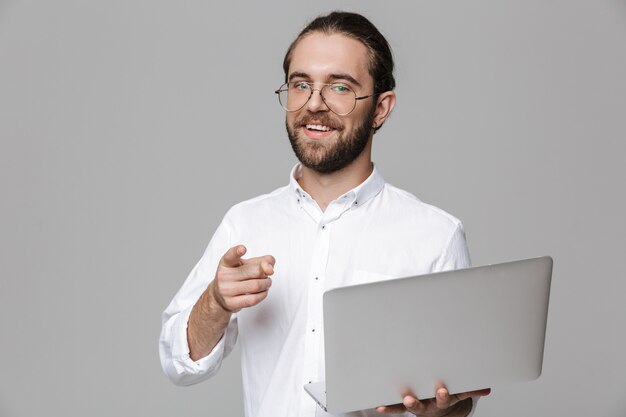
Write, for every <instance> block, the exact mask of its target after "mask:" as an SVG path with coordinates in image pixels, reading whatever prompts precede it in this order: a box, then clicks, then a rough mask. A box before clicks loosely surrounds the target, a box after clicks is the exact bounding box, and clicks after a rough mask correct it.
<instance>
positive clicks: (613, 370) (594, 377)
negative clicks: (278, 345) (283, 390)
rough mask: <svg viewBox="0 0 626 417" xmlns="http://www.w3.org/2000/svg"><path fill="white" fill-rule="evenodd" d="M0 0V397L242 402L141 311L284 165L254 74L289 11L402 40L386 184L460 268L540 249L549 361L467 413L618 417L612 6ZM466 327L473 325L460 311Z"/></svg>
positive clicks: (380, 143) (61, 405) (235, 368)
mask: <svg viewBox="0 0 626 417" xmlns="http://www.w3.org/2000/svg"><path fill="white" fill-rule="evenodd" d="M209 3H210V2H206V1H205V2H199V1H195V2H193V1H192V2H171V1H148V0H145V1H135V0H133V1H128V0H126V1H122V0H109V1H100V2H96V1H80V0H75V1H71V0H56V1H19V2H18V1H10V0H4V1H2V0H0V146H1V148H0V192H1V194H0V195H1V197H0V210H1V215H0V273H1V276H0V337H1V347H0V349H1V355H0V375H1V377H0V415H1V416H11V417H13V416H38V415H42V416H43V415H49V416H60V415H63V416H111V415H120V416H131V415H133V416H134V415H153V416H169V415H177V416H239V415H242V413H243V408H242V404H241V383H240V376H239V365H238V360H237V352H235V355H234V356H233V357H231V358H229V360H228V361H227V363H226V364H225V366H224V368H223V370H222V372H221V374H220V375H219V376H217V377H216V378H214V379H212V380H210V381H207V382H205V383H203V384H200V385H198V386H195V387H190V388H178V387H175V386H173V385H171V384H170V383H169V381H168V380H166V378H165V377H164V376H163V374H162V373H161V370H160V366H159V362H158V355H157V338H158V333H159V329H160V313H161V311H162V310H163V308H164V307H165V306H166V305H167V303H168V302H169V300H170V298H171V297H172V296H173V294H174V292H175V291H176V290H177V288H178V287H179V285H180V284H181V283H182V280H183V279H184V278H185V277H186V275H187V273H188V271H189V270H190V269H191V267H192V266H193V265H194V263H195V262H196V261H197V259H198V258H199V257H200V255H201V254H202V251H203V250H204V247H205V245H206V244H207V243H208V240H209V239H210V237H211V235H212V233H213V231H214V229H215V227H216V226H217V224H218V222H219V221H220V219H221V216H222V215H223V213H224V212H225V211H226V210H227V209H228V207H229V206H230V205H232V204H234V203H235V202H238V201H240V200H243V199H246V198H249V197H252V196H255V195H257V194H260V193H262V192H266V191H270V190H272V189H274V188H276V187H278V186H281V185H283V184H285V183H286V181H287V175H288V171H289V169H290V168H291V166H292V164H293V163H294V158H293V157H292V155H291V150H290V148H289V146H288V144H287V140H286V137H285V134H284V128H283V117H284V115H283V112H282V111H281V109H280V107H279V106H278V104H277V102H276V97H275V96H274V94H273V90H274V89H275V88H277V87H278V85H280V84H281V83H282V70H281V62H282V57H283V53H284V51H285V49H286V47H287V45H288V43H289V42H290V41H291V40H292V38H293V37H294V36H295V35H296V33H297V32H298V31H299V30H300V29H301V28H302V27H303V25H304V24H305V23H306V22H307V21H308V20H309V19H311V18H312V17H314V16H316V15H317V14H319V13H323V12H327V11H329V10H332V9H335V8H343V9H350V10H355V11H359V12H362V13H364V14H366V15H367V16H369V17H370V18H371V19H372V20H373V22H374V23H375V24H376V25H377V26H379V28H380V29H381V30H382V32H383V33H384V34H385V35H386V36H387V37H388V39H389V41H390V43H391V44H392V46H393V48H394V51H395V56H396V59H397V66H398V71H397V80H398V89H397V93H398V104H397V107H396V110H395V112H394V114H393V116H392V117H391V120H389V122H388V123H387V125H386V126H385V127H384V128H383V129H382V130H381V131H380V133H379V134H378V135H376V138H375V161H376V163H377V164H378V166H379V167H380V169H381V171H382V173H383V174H384V176H385V177H386V179H387V180H388V181H390V182H391V183H394V184H395V185H397V186H400V187H402V188H405V189H407V190H409V191H411V192H413V193H414V194H416V195H418V196H419V197H420V198H422V199H423V200H425V201H428V202H430V203H433V204H436V205H438V206H440V207H442V208H444V209H446V210H447V211H450V212H451V213H453V214H455V215H456V216H457V217H459V218H461V219H462V220H463V221H464V223H465V226H466V232H467V236H468V241H469V244H470V249H471V251H472V255H473V261H474V263H475V264H482V263H489V262H498V261H505V260H509V259H513V258H520V257H530V256H536V255H544V254H550V255H552V256H553V257H554V259H555V270H554V280H553V293H552V303H551V308H550V317H549V329H548V334H547V344H546V350H545V364H544V373H543V375H542V377H541V378H540V379H539V380H537V381H535V382H531V383H525V384H521V385H516V386H512V387H506V388H505V387H502V388H499V389H496V390H494V392H493V394H492V396H491V397H489V398H488V399H485V400H484V401H483V402H482V404H481V406H480V412H479V414H477V415H479V416H485V417H488V416H494V417H495V416H502V415H507V416H527V415H538V416H547V415H557V416H590V415H592V416H607V417H618V416H619V417H623V416H626V404H625V403H624V402H625V400H624V396H625V394H626V389H625V388H626V356H625V355H624V353H623V352H625V351H626V330H625V329H626V306H625V304H624V302H623V298H624V295H623V294H624V292H625V290H626V284H625V283H624V276H625V272H626V267H625V266H624V262H623V259H624V257H625V256H626V251H625V249H626V245H625V243H624V236H625V232H626V226H625V225H626V222H625V221H624V213H625V212H626V201H625V197H624V185H623V182H624V181H623V180H624V178H625V177H626V168H625V167H624V163H623V160H624V156H625V154H626V153H625V145H624V140H625V138H626V121H625V120H626V117H625V116H626V114H625V113H626V46H625V45H626V44H625V41H626V3H625V2H624V1H618V0H600V1H591V0H589V1H584V0H567V1H566V0H559V1H545V0H541V1H539V0H531V1H484V0H481V1H471V2H470V1H428V2H426V1H413V2H381V1H373V0H372V1H352V2H349V1H338V2H332V3H331V2H324V1H320V2H302V3H297V2H287V1H284V2H280V4H279V3H278V2H276V3H272V4H271V5H270V4H268V3H266V2H257V3H253V2H250V3H248V4H244V3H242V2H235V1H232V2H222V3H220V5H219V6H214V5H210V4H209ZM468 325H471V323H468Z"/></svg>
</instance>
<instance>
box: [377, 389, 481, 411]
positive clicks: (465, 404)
mask: <svg viewBox="0 0 626 417" xmlns="http://www.w3.org/2000/svg"><path fill="white" fill-rule="evenodd" d="M490 392H491V389H490V388H487V389H481V390H478V391H470V392H463V393H459V394H452V395H450V393H449V392H448V389H447V388H446V387H445V386H444V385H443V384H441V385H438V386H437V390H436V396H435V398H430V399H427V400H422V401H420V400H419V399H418V398H417V396H415V395H414V394H413V393H412V392H410V391H408V392H406V393H405V394H404V398H403V399H402V403H401V404H394V405H388V406H383V407H377V408H376V411H377V412H379V413H403V412H405V411H408V412H410V413H412V414H415V415H416V416H423V417H444V416H450V417H453V416H455V417H456V416H458V417H465V416H467V415H468V414H469V412H470V410H471V408H472V405H471V400H470V399H469V398H470V397H484V396H486V395H489V393H490Z"/></svg>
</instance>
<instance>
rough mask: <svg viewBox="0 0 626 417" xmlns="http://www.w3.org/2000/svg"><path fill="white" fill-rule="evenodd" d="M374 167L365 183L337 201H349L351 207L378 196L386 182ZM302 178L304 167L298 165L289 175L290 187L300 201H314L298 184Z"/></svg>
mask: <svg viewBox="0 0 626 417" xmlns="http://www.w3.org/2000/svg"><path fill="white" fill-rule="evenodd" d="M373 167H374V169H373V170H372V173H371V174H370V176H369V177H367V179H366V180H365V181H363V182H362V183H361V184H359V185H357V186H356V187H354V188H353V189H351V190H350V191H348V192H346V193H344V194H343V195H340V196H339V197H338V198H337V200H340V199H345V200H347V201H349V202H350V204H351V205H353V206H359V205H362V204H364V203H365V202H366V201H368V200H369V199H371V198H372V197H374V196H375V195H376V194H378V193H379V192H380V191H381V190H382V189H383V186H384V185H385V180H384V178H383V176H382V175H381V173H380V172H379V171H378V169H376V165H375V164H373ZM301 176H302V165H301V164H299V163H298V164H296V165H295V166H294V167H293V169H292V170H291V173H290V175H289V186H290V188H291V189H292V190H293V192H294V194H295V195H296V196H297V198H298V199H302V198H305V199H312V197H311V196H310V195H309V194H308V193H307V192H306V191H304V190H303V189H302V187H301V186H300V184H299V183H298V178H300V177H301ZM337 200H335V201H337Z"/></svg>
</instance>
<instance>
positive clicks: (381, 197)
mask: <svg viewBox="0 0 626 417" xmlns="http://www.w3.org/2000/svg"><path fill="white" fill-rule="evenodd" d="M300 175H301V168H300V166H299V165H296V167H295V168H294V169H293V170H292V173H291V176H290V182H289V185H287V186H285V187H282V188H279V189H277V190H275V191H274V192H272V193H270V194H266V195H262V196H260V197H257V198H254V199H251V200H248V201H245V202H243V203H240V204H237V205H236V206H234V207H232V208H231V209H230V210H229V211H228V213H227V214H226V216H225V217H224V219H223V221H222V223H221V224H220V225H219V227H218V229H217V231H216V232H215V235H214V236H213V238H212V239H211V242H210V243H209V245H208V247H207V249H206V251H205V253H204V255H203V256H202V258H201V259H200V261H199V262H198V264H197V265H196V266H195V268H194V269H193V270H192V271H191V273H190V274H189V277H188V278H187V280H186V281H185V283H184V284H183V286H182V287H181V289H180V290H179V291H178V293H177V294H176V296H175V297H174V299H173V300H172V302H171V303H170V305H169V306H168V307H167V308H166V310H165V311H164V313H163V328H162V332H161V338H160V341H159V351H160V356H161V363H162V366H163V370H164V371H165V373H166V374H167V375H168V377H169V378H170V379H171V380H172V381H173V382H174V383H176V384H179V385H191V384H195V383H198V382H200V381H203V380H205V379H207V378H209V377H211V376H213V375H214V374H215V373H216V372H217V371H218V370H219V368H220V365H221V361H222V359H223V358H224V357H225V356H226V355H228V353H229V352H230V351H231V350H232V349H233V346H234V344H235V341H236V340H237V339H238V340H239V344H240V348H241V349H240V350H241V369H242V376H243V389H244V403H245V404H244V407H245V412H246V416H248V417H294V416H299V417H313V416H329V415H330V414H327V413H325V412H324V411H323V410H322V409H321V408H320V407H319V406H318V405H317V404H316V403H315V402H314V401H313V399H311V398H310V397H309V395H308V394H307V393H306V392H305V391H304V389H303V385H304V384H307V383H309V382H310V381H318V380H323V379H324V352H323V341H322V335H323V331H322V330H323V329H322V327H321V326H322V294H323V292H324V291H325V290H327V289H330V288H334V287H340V286H344V285H348V284H355V283H362V282H368V281H375V280H381V279H389V278H396V277H402V276H409V275H417V274H425V273H431V272H436V271H443V270H448V269H455V268H463V267H467V266H469V264H470V260H469V254H468V251H467V246H466V243H465V235H464V232H463V226H462V224H461V222H460V221H459V220H457V219H456V218H454V217H452V216H451V215H449V214H447V213H446V212H444V211H442V210H440V209H438V208H436V207H433V206H431V205H428V204H425V203H423V202H421V201H420V200H418V199H417V198H416V197H414V196H413V195H411V194H409V193H407V192H405V191H403V190H400V189H398V188H395V187H393V186H391V185H389V184H386V183H385V181H384V180H383V178H382V176H381V175H380V173H379V172H378V171H377V170H376V168H374V170H373V172H372V174H371V175H370V176H369V178H367V180H366V181H364V182H363V183H362V184H360V185H359V186H358V187H356V188H354V189H352V190H351V191H349V192H347V193H345V194H344V195H342V196H341V197H339V198H338V199H336V200H334V201H333V202H331V203H330V204H329V205H328V207H327V208H326V210H325V211H322V210H320V208H319V206H318V205H317V203H316V202H315V201H314V200H313V199H312V198H311V196H310V195H308V194H307V193H306V192H305V191H304V190H303V189H302V188H301V187H300V186H299V184H298V182H297V178H299V176H300ZM238 244H243V245H245V246H246V248H247V249H248V251H247V253H246V257H250V258H251V257H256V256H262V255H273V256H274V257H275V258H276V265H275V268H274V275H273V276H272V287H271V288H270V290H269V293H268V297H267V298H266V299H265V300H264V301H262V302H261V303H260V304H258V305H256V306H254V307H251V308H247V309H243V310H241V311H240V312H239V313H237V314H233V316H232V318H231V321H230V323H229V325H228V327H227V329H226V333H225V335H224V337H222V339H221V340H220V342H219V343H218V344H217V346H216V347H215V348H214V349H213V351H212V352H211V353H210V354H209V355H208V356H206V357H205V358H202V359H200V360H198V361H197V362H194V361H193V360H191V359H190V357H189V347H188V344H187V321H188V319H189V314H190V313H191V309H192V307H193V305H194V304H195V302H196V301H197V300H198V298H199V297H200V295H201V294H202V292H203V291H204V290H205V289H206V287H207V286H208V285H209V283H210V281H211V280H212V279H213V277H214V275H215V272H216V269H217V265H218V262H219V260H220V258H221V257H222V256H223V255H224V253H226V251H227V250H228V249H229V248H231V247H233V246H235V245H238ZM381 359H382V360H384V358H381ZM398 402H401V398H400V396H399V397H398ZM346 415H350V416H380V414H379V413H376V412H375V411H373V410H368V411H362V412H358V413H350V414H346Z"/></svg>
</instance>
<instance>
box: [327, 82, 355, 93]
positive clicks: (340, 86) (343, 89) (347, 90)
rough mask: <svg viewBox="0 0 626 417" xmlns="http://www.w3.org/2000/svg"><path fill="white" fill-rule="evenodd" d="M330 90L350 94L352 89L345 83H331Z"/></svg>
mask: <svg viewBox="0 0 626 417" xmlns="http://www.w3.org/2000/svg"><path fill="white" fill-rule="evenodd" d="M330 91H332V92H333V93H335V94H348V93H350V92H351V91H352V89H351V88H350V87H348V86H347V85H345V84H331V86H330Z"/></svg>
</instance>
